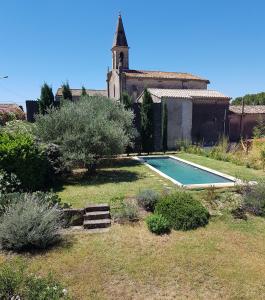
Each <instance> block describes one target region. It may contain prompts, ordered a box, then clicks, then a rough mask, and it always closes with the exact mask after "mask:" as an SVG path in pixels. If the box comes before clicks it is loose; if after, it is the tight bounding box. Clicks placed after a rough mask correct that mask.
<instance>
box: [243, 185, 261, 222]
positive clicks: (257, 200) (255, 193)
mask: <svg viewBox="0 0 265 300" xmlns="http://www.w3.org/2000/svg"><path fill="white" fill-rule="evenodd" d="M243 207H244V208H245V210H246V211H248V212H250V213H253V214H254V215H257V216H262V217H264V216H265V180H262V181H260V182H258V184H255V185H251V186H248V187H247V188H245V190H244V192H243Z"/></svg>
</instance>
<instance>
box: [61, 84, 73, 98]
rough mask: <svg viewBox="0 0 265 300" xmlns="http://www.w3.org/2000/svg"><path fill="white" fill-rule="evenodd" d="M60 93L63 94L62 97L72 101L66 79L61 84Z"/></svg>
mask: <svg viewBox="0 0 265 300" xmlns="http://www.w3.org/2000/svg"><path fill="white" fill-rule="evenodd" d="M62 94H63V99H65V100H66V99H67V100H71V101H72V99H73V96H72V92H71V89H70V86H69V83H68V81H67V82H66V83H63V84H62Z"/></svg>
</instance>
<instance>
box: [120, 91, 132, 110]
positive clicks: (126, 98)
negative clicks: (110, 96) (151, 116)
mask: <svg viewBox="0 0 265 300" xmlns="http://www.w3.org/2000/svg"><path fill="white" fill-rule="evenodd" d="M120 102H121V103H122V104H123V105H124V107H125V109H126V110H128V109H131V108H132V97H130V95H129V94H128V93H127V92H123V93H122V95H121V99H120Z"/></svg>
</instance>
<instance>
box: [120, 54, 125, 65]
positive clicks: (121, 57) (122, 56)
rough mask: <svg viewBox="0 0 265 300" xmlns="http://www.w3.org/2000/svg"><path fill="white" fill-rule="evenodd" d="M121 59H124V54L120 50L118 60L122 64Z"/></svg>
mask: <svg viewBox="0 0 265 300" xmlns="http://www.w3.org/2000/svg"><path fill="white" fill-rule="evenodd" d="M123 59H124V54H123V52H121V53H120V57H119V61H120V63H122V64H123Z"/></svg>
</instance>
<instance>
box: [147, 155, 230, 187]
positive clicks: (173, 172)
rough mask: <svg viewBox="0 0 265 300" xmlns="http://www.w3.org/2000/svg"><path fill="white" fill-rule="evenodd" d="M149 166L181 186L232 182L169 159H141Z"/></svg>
mask: <svg viewBox="0 0 265 300" xmlns="http://www.w3.org/2000/svg"><path fill="white" fill-rule="evenodd" d="M143 159H144V161H145V162H146V163H147V164H149V165H150V166H152V167H154V168H156V169H157V170H159V171H161V172H163V173H164V174H166V175H167V176H169V177H171V178H173V179H175V180H176V181H178V182H180V183H181V184H184V185H187V184H211V183H231V182H233V181H232V180H229V179H227V178H224V177H222V176H219V175H215V174H213V173H210V172H207V171H205V170H202V169H199V168H197V167H194V166H192V165H189V164H186V163H184V162H181V161H178V160H176V159H173V158H171V157H143Z"/></svg>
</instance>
